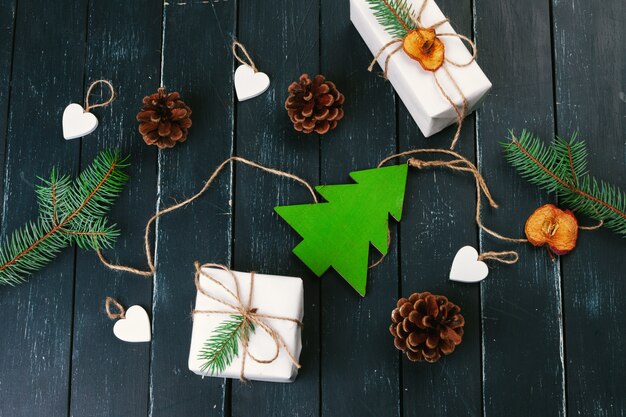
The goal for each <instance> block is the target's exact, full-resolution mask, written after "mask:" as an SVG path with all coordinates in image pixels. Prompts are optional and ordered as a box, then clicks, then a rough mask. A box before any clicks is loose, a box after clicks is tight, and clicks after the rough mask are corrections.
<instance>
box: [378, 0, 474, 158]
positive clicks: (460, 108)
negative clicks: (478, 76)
mask: <svg viewBox="0 0 626 417" xmlns="http://www.w3.org/2000/svg"><path fill="white" fill-rule="evenodd" d="M380 1H381V2H382V3H383V4H385V6H386V7H387V8H388V9H389V10H390V11H391V12H392V13H393V14H394V16H395V17H396V19H397V20H398V22H400V24H401V25H402V26H404V28H405V29H406V30H407V32H410V31H411V30H412V29H413V28H410V27H408V26H407V25H406V24H405V22H404V21H403V20H402V19H401V18H400V16H398V14H397V13H396V11H395V10H394V9H393V7H391V5H390V4H389V2H388V1H387V0H380ZM427 1H428V0H423V2H422V4H421V6H420V8H419V10H418V13H417V15H414V14H413V13H411V11H410V10H409V9H408V8H407V6H406V5H405V4H401V7H403V12H404V13H406V14H407V15H408V16H409V18H410V19H411V20H412V21H413V24H414V25H415V27H416V28H424V27H423V25H422V22H421V19H422V13H423V12H424V9H425V8H426V2H427ZM447 22H448V19H443V20H441V21H439V22H436V23H434V24H432V25H430V26H429V27H427V28H425V29H433V30H436V29H437V28H438V27H439V26H441V25H443V24H444V23H447ZM436 35H437V37H445V36H448V37H455V38H459V39H461V40H462V41H465V42H467V43H468V44H469V45H470V46H471V48H472V56H471V58H470V59H469V60H468V61H467V62H462V63H459V62H456V61H453V60H450V59H448V58H447V57H445V58H444V60H445V62H444V64H443V65H442V66H441V68H443V69H444V71H445V73H446V75H447V77H448V79H450V81H451V82H452V85H453V86H454V88H455V90H456V91H457V92H458V93H459V96H460V97H461V105H458V104H457V103H456V102H455V101H454V100H453V99H452V97H450V95H449V94H448V93H446V91H445V90H444V88H443V86H442V85H441V83H440V81H439V79H438V78H437V71H438V70H437V71H433V72H432V74H433V77H434V80H435V84H436V85H437V88H438V90H439V92H440V93H441V95H442V96H443V97H444V98H445V99H446V101H447V102H448V103H450V105H451V106H452V108H454V112H455V113H456V116H457V129H456V132H455V133H454V137H453V139H452V143H451V144H450V149H454V147H455V146H456V144H457V142H458V140H459V137H460V136H461V128H462V127H463V121H464V120H465V116H466V115H467V111H468V108H469V104H468V100H467V97H466V96H465V94H464V93H463V91H462V90H461V88H460V86H459V84H458V82H457V81H456V79H455V78H454V77H453V76H452V74H451V73H450V71H449V70H448V68H447V67H446V63H447V64H450V65H453V66H455V67H459V68H464V67H467V66H469V65H471V64H472V62H474V61H475V60H476V55H477V48H476V44H475V43H474V42H473V41H472V40H471V39H470V38H468V37H467V36H464V35H459V34H458V33H436ZM402 42H404V38H396V39H392V40H391V41H389V42H387V43H386V44H385V45H383V46H382V48H380V50H379V51H378V53H376V55H375V56H374V59H373V60H372V62H371V63H370V65H369V66H368V67H367V69H368V71H370V72H371V71H372V70H373V69H374V66H375V65H376V62H377V61H378V58H380V57H381V55H382V54H383V53H384V51H385V50H387V48H388V47H390V46H391V45H394V44H396V43H402ZM401 49H402V45H400V46H398V47H396V48H394V49H393V50H392V51H391V53H389V54H388V55H387V57H386V58H385V64H384V67H383V78H385V79H387V76H388V72H389V61H390V59H391V57H392V56H393V55H394V54H396V53H397V52H399V51H400V50H401Z"/></svg>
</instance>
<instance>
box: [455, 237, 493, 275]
mask: <svg viewBox="0 0 626 417" xmlns="http://www.w3.org/2000/svg"><path fill="white" fill-rule="evenodd" d="M488 274H489V267H487V264H486V263H484V262H483V261H479V260H478V251H476V249H474V248H473V247H471V246H463V247H462V248H461V249H459V251H458V252H457V253H456V255H455V256H454V260H453V261H452V267H451V268H450V280H451V281H458V282H479V281H482V280H483V279H485V278H487V275H488Z"/></svg>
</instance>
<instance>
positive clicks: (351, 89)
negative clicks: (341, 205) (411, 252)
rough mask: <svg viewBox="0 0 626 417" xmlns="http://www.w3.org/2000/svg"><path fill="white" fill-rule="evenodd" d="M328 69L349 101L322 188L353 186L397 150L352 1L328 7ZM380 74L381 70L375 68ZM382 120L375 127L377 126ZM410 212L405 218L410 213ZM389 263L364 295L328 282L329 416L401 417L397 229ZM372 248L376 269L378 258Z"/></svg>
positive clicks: (324, 331) (325, 386)
mask: <svg viewBox="0 0 626 417" xmlns="http://www.w3.org/2000/svg"><path fill="white" fill-rule="evenodd" d="M321 11H322V13H321V17H322V21H321V28H322V30H321V32H320V34H321V47H322V48H321V59H322V62H321V71H322V73H323V74H324V75H326V76H327V77H328V79H329V80H331V81H333V82H334V83H335V84H336V85H337V87H338V89H339V90H340V91H341V92H343V93H344V94H345V96H346V102H345V105H344V110H345V117H344V119H343V120H341V121H340V122H339V125H338V127H337V128H336V129H335V130H333V131H331V132H330V133H328V134H326V135H325V136H324V137H323V138H322V140H321V180H320V183H321V184H343V183H352V182H353V181H352V180H351V179H350V177H349V176H348V175H349V173H350V172H351V171H355V170H360V169H368V168H374V167H375V166H376V165H377V164H378V162H380V160H381V159H383V158H384V157H386V156H388V155H391V154H393V153H395V152H396V151H397V138H396V111H395V101H394V94H393V89H392V88H391V86H390V85H389V83H385V82H384V81H383V79H382V78H380V77H378V76H377V74H376V73H369V72H368V71H367V65H368V62H369V61H370V60H371V54H370V52H369V50H368V49H367V47H366V46H365V43H364V42H363V40H362V39H361V36H360V35H359V33H358V32H357V31H356V29H355V28H354V26H353V25H352V23H351V22H350V7H349V2H347V1H345V2H333V1H329V0H325V1H323V2H322V10H321ZM376 71H378V68H377V69H376ZM374 120H375V122H374ZM405 213H406V212H405ZM389 224H390V226H391V242H392V243H391V247H390V249H389V252H388V254H387V256H386V258H385V260H384V261H383V262H382V263H381V264H380V265H379V266H378V267H376V268H375V269H373V270H371V271H369V276H368V278H367V296H365V297H361V296H359V295H358V294H357V293H356V292H355V291H354V290H353V289H352V288H351V287H350V286H349V285H347V284H346V282H345V281H344V280H343V279H341V277H340V276H339V275H338V274H337V273H336V272H335V271H329V272H327V273H326V275H324V276H323V277H322V278H321V280H322V289H321V291H322V305H321V307H322V316H321V333H320V337H321V339H322V355H321V374H322V375H321V376H322V381H321V383H322V415H324V416H364V415H368V416H369V415H371V416H398V415H400V400H399V398H400V385H399V381H400V374H399V372H400V371H399V361H398V355H397V352H396V350H395V347H394V346H393V338H392V337H391V335H390V334H389V323H390V322H389V320H390V319H389V316H390V314H391V310H392V309H393V307H394V304H395V300H396V299H397V297H398V286H399V285H398V256H397V250H398V246H397V224H396V222H395V221H394V220H391V219H390V220H389ZM379 256H380V254H379V252H378V251H377V250H375V249H371V250H370V263H372V262H374V261H376V260H377V259H379Z"/></svg>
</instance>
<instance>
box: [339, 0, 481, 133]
mask: <svg viewBox="0 0 626 417" xmlns="http://www.w3.org/2000/svg"><path fill="white" fill-rule="evenodd" d="M422 1H423V0H408V2H407V3H408V4H411V5H412V6H413V7H412V9H413V11H416V10H419V8H420V6H421V4H422ZM426 1H427V3H426V7H425V9H424V11H423V13H422V18H421V21H422V25H423V26H424V27H428V26H430V25H432V24H434V23H436V22H439V21H441V20H443V19H445V16H444V15H443V13H442V12H441V10H440V9H439V7H438V6H437V4H436V3H435V1H434V0H426ZM350 19H351V20H352V23H353V24H354V26H355V27H356V29H357V30H358V31H359V34H360V35H361V37H362V38H363V40H364V41H365V43H366V44H367V46H368V48H369V49H370V51H372V54H374V55H375V54H377V53H378V51H379V50H380V49H381V48H382V47H383V46H384V45H385V44H386V43H387V42H389V41H390V40H392V39H393V38H392V36H391V35H389V34H388V33H387V32H386V31H385V29H384V28H383V26H382V25H380V24H379V23H378V21H377V19H376V16H374V13H373V12H372V10H371V8H370V5H369V3H368V2H367V1H366V0H350ZM436 32H437V33H456V32H455V31H454V29H453V28H452V26H451V25H450V24H449V23H444V24H443V25H441V26H439V27H437V29H436ZM439 39H441V41H442V42H443V43H444V45H445V56H446V57H447V58H449V59H451V60H453V61H454V62H458V63H465V62H468V61H469V60H470V59H471V54H470V52H469V51H468V50H467V47H466V46H465V45H463V41H462V40H461V39H459V38H457V37H452V36H442V37H439ZM397 46H398V44H394V45H392V46H391V47H389V48H387V50H386V51H385V53H383V54H381V56H380V57H379V58H378V64H379V65H380V66H381V68H383V67H384V65H385V59H386V58H387V54H388V53H391V52H392V51H393V49H395V48H396V47H397ZM445 66H446V67H447V68H448V70H449V71H450V73H451V74H452V76H453V77H454V79H455V80H456V82H457V83H458V85H459V87H460V88H461V90H462V91H463V94H464V95H465V97H466V98H467V101H468V104H469V108H468V111H467V114H466V116H467V115H468V114H469V113H471V112H472V111H474V109H475V108H476V106H477V105H478V104H479V103H480V100H481V98H482V97H483V96H484V95H485V94H486V93H487V92H488V91H489V89H490V88H491V82H489V80H488V79H487V77H486V76H485V74H484V73H483V71H482V70H481V69H480V67H479V66H478V64H477V63H476V62H475V61H474V62H473V63H472V64H470V65H469V66H467V67H463V68H459V67H456V66H454V65H451V64H448V63H446V64H445ZM437 77H438V79H439V81H440V83H441V85H442V87H443V89H444V91H445V92H446V93H447V94H448V96H450V98H452V100H453V101H454V102H455V103H456V104H457V105H459V106H462V103H463V99H462V96H461V95H460V94H459V93H458V91H457V90H456V88H455V87H454V84H453V83H452V81H450V80H449V79H448V76H447V74H446V73H445V71H444V70H443V68H440V69H439V70H437ZM388 78H389V81H390V82H391V84H392V85H393V87H394V89H395V90H396V92H397V93H398V95H399V96H400V98H401V99H402V102H403V103H404V105H405V106H406V108H407V109H408V110H409V112H410V113H411V116H412V117H413V119H414V120H415V122H416V123H417V125H418V126H419V128H420V130H421V131H422V133H423V134H424V136H425V137H428V136H432V135H434V134H435V133H437V132H439V131H441V130H443V129H444V128H445V127H447V126H449V125H451V124H453V123H456V121H457V115H456V112H455V110H454V107H453V106H452V105H451V104H450V103H449V102H448V100H446V98H445V97H444V96H443V95H442V94H441V92H440V91H439V89H438V88H437V85H436V83H435V80H434V77H433V74H432V73H431V72H429V71H425V70H424V69H422V67H421V66H420V64H419V63H418V62H417V61H415V60H413V59H411V58H409V56H407V54H406V53H405V52H404V51H403V50H400V51H398V52H397V53H395V54H394V55H393V56H392V57H391V59H390V61H389V70H388Z"/></svg>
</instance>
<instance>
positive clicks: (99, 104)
mask: <svg viewBox="0 0 626 417" xmlns="http://www.w3.org/2000/svg"><path fill="white" fill-rule="evenodd" d="M98 84H106V85H107V86H108V87H109V90H111V96H110V97H109V99H108V100H106V101H103V102H102V103H96V104H89V96H90V95H91V91H92V90H93V88H94V87H95V86H96V85H98ZM113 100H115V89H114V88H113V84H111V82H110V81H107V80H96V81H94V82H92V83H91V85H90V86H89V88H88V89H87V94H86V95H85V113H87V112H88V111H89V110H91V109H95V108H96V107H104V106H108V105H109V104H111V103H112V102H113Z"/></svg>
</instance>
